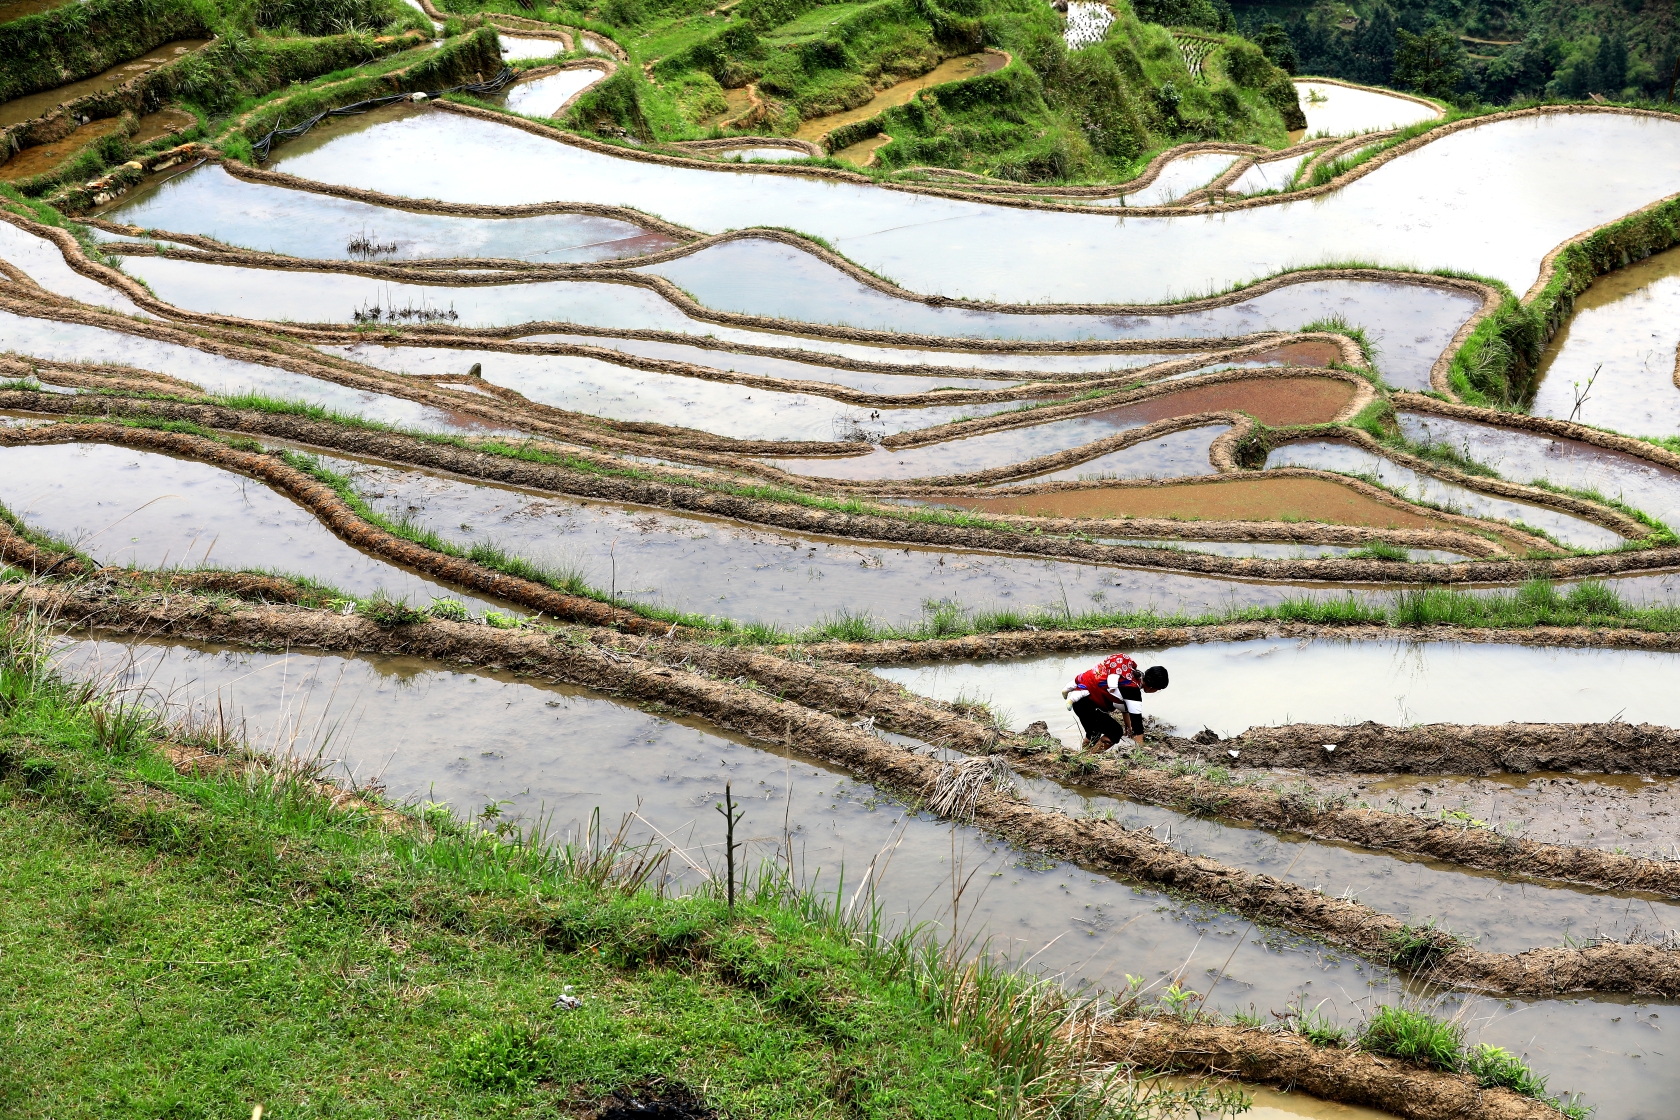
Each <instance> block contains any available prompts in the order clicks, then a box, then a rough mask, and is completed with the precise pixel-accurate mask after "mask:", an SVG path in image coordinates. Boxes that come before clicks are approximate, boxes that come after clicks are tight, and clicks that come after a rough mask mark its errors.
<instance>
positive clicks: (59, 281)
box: [0, 221, 144, 315]
mask: <svg viewBox="0 0 1680 1120" xmlns="http://www.w3.org/2000/svg"><path fill="white" fill-rule="evenodd" d="M0 260H3V261H5V262H6V263H7V264H9V265H11V266H12V267H13V268H16V269H19V270H20V271H22V272H24V273H26V274H27V275H28V276H29V278H30V279H31V280H33V281H35V283H37V284H39V285H40V286H41V287H43V288H45V289H46V290H47V291H49V292H54V293H56V294H58V295H61V296H68V297H70V298H71V299H74V300H80V301H81V302H83V303H88V304H92V305H93V306H95V307H105V308H109V309H110V310H112V311H115V312H118V313H119V314H123V315H144V313H143V312H142V311H141V310H140V309H139V308H138V307H136V306H134V301H133V300H131V299H129V298H128V297H127V296H125V295H121V294H119V293H118V292H116V291H114V290H113V289H111V288H107V287H106V286H105V285H103V284H100V283H97V282H96V281H93V280H89V279H88V278H87V277H85V276H83V275H82V274H81V273H79V272H77V271H75V270H74V269H72V268H71V267H70V266H69V265H67V264H65V263H64V254H63V253H61V252H59V251H58V246H57V245H54V244H53V243H52V242H51V241H48V240H47V239H46V238H43V237H36V236H35V235H34V234H32V233H26V232H24V231H23V230H21V229H19V228H18V227H17V226H14V225H12V224H11V223H10V222H4V221H0Z"/></svg>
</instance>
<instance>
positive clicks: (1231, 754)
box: [1225, 751, 1242, 758]
mask: <svg viewBox="0 0 1680 1120" xmlns="http://www.w3.org/2000/svg"><path fill="white" fill-rule="evenodd" d="M1225 753H1226V754H1228V755H1230V756H1231V757H1232V758H1236V757H1237V756H1238V755H1239V754H1241V753H1242V752H1241V751H1226V752H1225Z"/></svg>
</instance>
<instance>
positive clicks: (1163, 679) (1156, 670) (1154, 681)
mask: <svg viewBox="0 0 1680 1120" xmlns="http://www.w3.org/2000/svg"><path fill="white" fill-rule="evenodd" d="M1166 687H1167V667H1166V666H1165V665H1151V666H1150V667H1149V668H1147V669H1145V670H1144V671H1143V690H1144V691H1145V692H1160V691H1161V690H1162V689H1164V688H1166Z"/></svg>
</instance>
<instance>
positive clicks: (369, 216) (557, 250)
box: [101, 164, 677, 263]
mask: <svg viewBox="0 0 1680 1120" xmlns="http://www.w3.org/2000/svg"><path fill="white" fill-rule="evenodd" d="M101 216H102V217H105V218H109V219H110V220H111V221H114V222H123V223H125V224H128V225H136V226H141V227H143V228H146V229H166V230H173V231H174V232H177V233H198V234H204V235H208V236H211V237H215V238H218V239H219V240H222V241H225V242H228V243H229V244H232V245H239V246H242V247H244V248H247V249H258V250H263V251H266V252H271V253H285V254H287V255H289V256H294V257H315V258H319V259H325V260H371V261H393V260H413V259H420V258H425V257H498V258H504V259H513V260H529V261H544V262H553V263H564V262H581V261H601V260H611V259H613V258H616V257H630V256H637V255H639V254H642V253H656V252H660V251H662V250H665V249H669V248H671V247H672V246H674V245H675V244H677V242H675V241H674V240H672V239H671V238H668V237H665V236H664V235H662V234H657V233H649V232H647V231H646V230H643V229H640V228H638V227H636V226H633V225H631V224H630V223H628V222H620V221H617V220H615V219H612V218H600V217H595V216H593V215H589V214H543V215H538V216H536V217H530V218H458V217H451V216H449V215H444V214H415V213H411V212H409V211H406V210H392V209H390V208H388V207H384V206H373V205H370V204H368V203H365V202H355V201H352V200H350V199H345V198H333V197H332V196H330V195H324V194H314V193H311V192H309V191H293V190H287V189H285V188H284V187H275V186H270V185H268V184H266V183H248V182H245V181H244V180H242V179H236V178H234V177H233V176H232V175H229V174H228V173H227V172H226V171H223V170H222V169H221V167H220V166H218V165H216V164H206V165H205V166H203V167H199V168H197V169H196V170H193V171H189V172H187V173H186V174H184V175H177V176H175V177H174V178H171V179H165V180H162V181H159V182H156V183H155V184H153V185H151V186H149V187H146V188H143V189H141V190H137V191H134V192H132V193H131V194H130V195H128V196H126V197H125V198H123V199H122V200H121V201H119V202H118V203H117V204H116V205H114V206H112V207H110V208H109V209H107V210H105V211H103V212H102V213H101ZM363 240H365V241H367V242H371V243H372V246H373V247H374V248H375V249H376V250H377V251H373V252H369V251H367V250H366V249H364V248H361V247H357V248H352V245H353V243H355V242H357V241H363Z"/></svg>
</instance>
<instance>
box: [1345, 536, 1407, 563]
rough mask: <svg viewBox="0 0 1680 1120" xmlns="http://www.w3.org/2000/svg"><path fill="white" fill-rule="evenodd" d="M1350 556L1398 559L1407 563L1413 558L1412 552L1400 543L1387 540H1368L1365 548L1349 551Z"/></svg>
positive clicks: (1360, 558) (1371, 558)
mask: <svg viewBox="0 0 1680 1120" xmlns="http://www.w3.org/2000/svg"><path fill="white" fill-rule="evenodd" d="M1348 558H1349V559H1350V560H1398V561H1400V562H1401V563H1406V562H1407V561H1410V560H1411V558H1412V554H1411V553H1410V552H1407V551H1406V550H1405V549H1403V548H1401V547H1399V546H1398V545H1392V544H1389V543H1388V542H1387V541H1367V542H1366V543H1365V547H1364V548H1360V549H1355V550H1354V551H1353V552H1350V553H1348Z"/></svg>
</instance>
